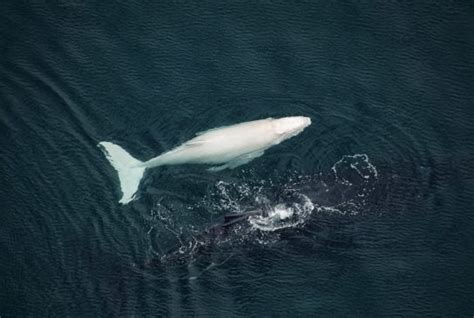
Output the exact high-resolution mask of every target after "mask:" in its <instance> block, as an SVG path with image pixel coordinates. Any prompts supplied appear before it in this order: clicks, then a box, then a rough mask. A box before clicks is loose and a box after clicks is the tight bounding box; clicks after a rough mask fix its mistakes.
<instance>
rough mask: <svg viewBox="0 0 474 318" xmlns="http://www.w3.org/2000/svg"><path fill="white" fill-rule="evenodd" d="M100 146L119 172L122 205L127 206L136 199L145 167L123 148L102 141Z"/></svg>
mask: <svg viewBox="0 0 474 318" xmlns="http://www.w3.org/2000/svg"><path fill="white" fill-rule="evenodd" d="M98 146H99V147H100V148H101V149H102V151H103V152H104V154H105V156H106V157H107V159H108V160H109V162H110V164H111V165H112V167H114V169H115V170H117V173H118V176H119V180H120V188H121V190H122V194H123V195H122V198H121V199H120V201H119V202H120V203H122V204H127V203H128V202H130V201H132V200H133V199H135V194H136V192H137V190H138V186H139V185H140V181H141V179H142V177H143V173H144V172H145V169H146V168H145V167H143V166H140V164H141V163H142V162H141V161H140V160H138V159H135V158H133V157H132V156H131V155H130V154H129V153H128V152H127V151H125V150H124V149H123V148H122V147H120V146H118V145H116V144H113V143H111V142H107V141H102V142H99V144H98Z"/></svg>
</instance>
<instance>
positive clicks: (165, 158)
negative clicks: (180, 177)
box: [98, 116, 311, 204]
mask: <svg viewBox="0 0 474 318" xmlns="http://www.w3.org/2000/svg"><path fill="white" fill-rule="evenodd" d="M310 124H311V119H310V118H309V117H303V116H294V117H283V118H267V119H261V120H254V121H249V122H244V123H240V124H235V125H231V126H225V127H219V128H213V129H210V130H207V131H203V132H199V133H197V134H196V137H194V138H193V139H191V140H188V141H186V142H185V143H183V144H182V145H180V146H178V147H176V148H174V149H172V150H170V151H168V152H166V153H164V154H162V155H160V156H158V157H155V158H153V159H150V160H148V161H144V162H142V161H140V160H137V159H135V158H133V157H132V156H131V155H130V154H129V153H128V152H127V151H125V150H124V149H123V148H121V147H120V146H118V145H115V144H113V143H111V142H107V141H102V142H100V143H99V145H98V146H100V147H101V148H102V150H103V151H104V153H105V156H106V157H107V159H108V160H109V162H110V163H111V165H112V166H113V167H114V168H115V170H117V172H118V176H119V179H120V187H121V190H122V194H123V196H122V198H121V199H120V201H119V202H120V203H122V204H126V203H128V202H130V201H132V200H133V199H134V198H135V194H136V192H137V190H138V186H139V185H140V180H141V179H142V176H143V173H144V172H145V169H148V168H153V167H158V166H164V165H178V164H186V163H190V164H211V165H217V166H214V167H211V168H209V169H208V170H209V171H220V170H223V169H226V168H229V169H233V168H235V167H238V166H240V165H243V164H246V163H248V162H250V161H251V160H253V159H255V158H257V157H260V156H261V155H263V153H264V151H265V150H266V149H268V148H270V147H272V146H275V145H278V144H279V143H281V142H282V141H284V140H286V139H288V138H291V137H293V136H296V135H298V134H299V133H300V132H302V131H303V130H304V129H305V128H306V127H307V126H309V125H310Z"/></svg>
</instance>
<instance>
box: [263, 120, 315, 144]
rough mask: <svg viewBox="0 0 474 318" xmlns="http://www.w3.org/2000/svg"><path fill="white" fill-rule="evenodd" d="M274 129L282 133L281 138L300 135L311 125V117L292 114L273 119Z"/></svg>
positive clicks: (279, 133)
mask: <svg viewBox="0 0 474 318" xmlns="http://www.w3.org/2000/svg"><path fill="white" fill-rule="evenodd" d="M272 124H273V129H274V131H275V132H276V133H277V134H278V135H281V137H282V138H281V140H285V139H288V138H291V137H293V136H296V135H298V134H299V133H300V132H302V131H303V130H304V129H305V128H306V127H308V126H309V125H311V118H309V117H304V116H292V117H283V118H277V119H273V122H272Z"/></svg>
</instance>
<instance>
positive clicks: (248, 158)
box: [227, 150, 264, 169]
mask: <svg viewBox="0 0 474 318" xmlns="http://www.w3.org/2000/svg"><path fill="white" fill-rule="evenodd" d="M263 152H264V151H263V150H259V151H255V152H251V153H247V154H245V155H242V156H240V157H237V158H235V159H234V160H232V161H229V162H228V163H227V166H228V168H229V169H234V168H237V167H238V166H241V165H244V164H246V163H249V162H250V161H252V160H253V159H255V158H258V157H260V156H262V155H263Z"/></svg>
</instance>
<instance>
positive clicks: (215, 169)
mask: <svg viewBox="0 0 474 318" xmlns="http://www.w3.org/2000/svg"><path fill="white" fill-rule="evenodd" d="M227 168H229V163H226V164H225V165H222V166H215V167H210V168H208V169H207V171H210V172H217V171H221V170H224V169H227Z"/></svg>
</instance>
